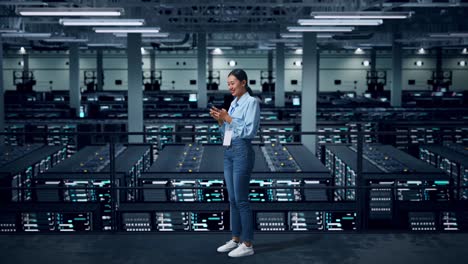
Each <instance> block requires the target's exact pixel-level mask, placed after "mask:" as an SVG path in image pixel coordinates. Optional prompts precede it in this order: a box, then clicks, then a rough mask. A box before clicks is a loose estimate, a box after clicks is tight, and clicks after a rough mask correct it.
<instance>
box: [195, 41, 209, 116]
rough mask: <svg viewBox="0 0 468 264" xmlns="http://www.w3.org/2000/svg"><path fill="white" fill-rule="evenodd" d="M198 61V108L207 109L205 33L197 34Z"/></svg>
mask: <svg viewBox="0 0 468 264" xmlns="http://www.w3.org/2000/svg"><path fill="white" fill-rule="evenodd" d="M197 37H198V41H197V43H198V47H197V49H198V59H197V66H198V67H197V73H198V75H197V84H198V108H206V107H207V101H208V98H207V94H206V33H198V35H197Z"/></svg>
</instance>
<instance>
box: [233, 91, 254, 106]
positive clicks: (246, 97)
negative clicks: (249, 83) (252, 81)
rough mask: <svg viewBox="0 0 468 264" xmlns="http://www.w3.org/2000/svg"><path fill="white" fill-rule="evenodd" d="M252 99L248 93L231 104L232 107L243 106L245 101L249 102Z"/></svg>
mask: <svg viewBox="0 0 468 264" xmlns="http://www.w3.org/2000/svg"><path fill="white" fill-rule="evenodd" d="M249 97H250V94H249V93H248V92H246V93H244V94H243V95H242V96H241V98H237V97H236V98H235V99H234V100H233V101H232V103H231V106H239V105H242V104H243V103H244V102H245V101H247V99H248V98H249Z"/></svg>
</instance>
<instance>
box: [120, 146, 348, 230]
mask: <svg viewBox="0 0 468 264" xmlns="http://www.w3.org/2000/svg"><path fill="white" fill-rule="evenodd" d="M253 148H254V151H255V167H254V169H253V172H252V175H251V182H250V185H251V190H250V193H249V199H250V201H251V202H252V203H251V206H252V210H253V211H254V215H255V220H256V229H257V230H259V231H312V230H315V231H319V230H323V231H332V230H343V229H344V230H354V229H355V228H356V225H355V224H356V221H355V219H356V212H355V204H354V203H346V202H344V203H333V202H331V200H330V193H329V192H328V190H327V189H318V188H320V187H327V186H329V185H330V182H331V175H330V173H329V171H328V170H327V169H326V168H325V167H324V166H323V165H322V164H321V163H320V161H318V160H317V159H316V158H315V157H314V156H313V154H312V153H311V152H310V151H308V150H306V149H305V147H303V146H302V145H298V144H285V145H277V144H254V145H253ZM223 152H224V147H222V146H220V145H213V144H204V145H201V144H172V145H166V146H165V147H164V149H163V151H161V153H160V155H159V157H158V159H157V160H156V162H155V163H154V164H153V166H152V167H151V168H150V170H149V171H148V172H147V173H144V174H143V177H142V178H141V180H140V186H141V187H144V188H145V189H144V190H143V192H142V193H141V195H140V197H138V199H137V200H136V201H134V202H130V203H122V204H121V205H120V212H121V217H122V223H124V224H123V225H122V228H123V230H125V231H221V230H228V229H229V203H228V196H227V192H226V190H223V189H221V187H224V186H225V184H224V181H223V179H224V175H223ZM309 186H312V187H316V188H317V189H303V188H302V187H309ZM165 187H170V189H167V190H166V189H165ZM203 187H213V189H201V188H203ZM266 187H276V188H275V189H266ZM172 188H175V189H172ZM283 188H284V189H283ZM340 221H343V222H341V223H340ZM135 227H136V228H135Z"/></svg>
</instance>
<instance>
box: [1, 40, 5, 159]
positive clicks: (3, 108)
mask: <svg viewBox="0 0 468 264" xmlns="http://www.w3.org/2000/svg"><path fill="white" fill-rule="evenodd" d="M4 94H5V87H4V83H3V39H2V36H1V35H0V133H2V132H5V97H4ZM4 147H5V136H3V135H0V153H4Z"/></svg>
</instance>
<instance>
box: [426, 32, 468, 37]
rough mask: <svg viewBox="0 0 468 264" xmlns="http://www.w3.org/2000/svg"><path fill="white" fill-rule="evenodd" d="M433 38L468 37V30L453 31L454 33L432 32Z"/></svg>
mask: <svg viewBox="0 0 468 264" xmlns="http://www.w3.org/2000/svg"><path fill="white" fill-rule="evenodd" d="M429 37H431V38H464V37H468V32H452V33H431V34H429Z"/></svg>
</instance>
